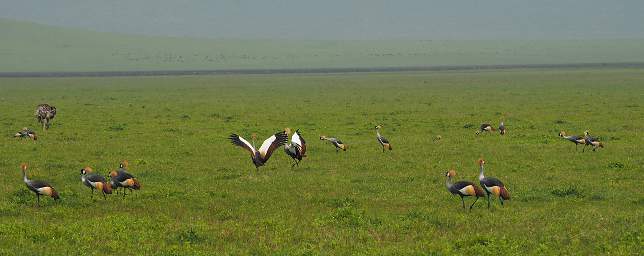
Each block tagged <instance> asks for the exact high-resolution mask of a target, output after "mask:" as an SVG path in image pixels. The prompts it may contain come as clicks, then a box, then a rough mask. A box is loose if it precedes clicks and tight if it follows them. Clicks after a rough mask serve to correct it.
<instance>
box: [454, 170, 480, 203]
mask: <svg viewBox="0 0 644 256" xmlns="http://www.w3.org/2000/svg"><path fill="white" fill-rule="evenodd" d="M445 176H447V181H446V185H447V190H448V191H449V192H450V193H452V194H454V195H458V196H460V197H461V202H462V203H463V209H465V200H464V199H463V198H464V197H466V196H474V197H476V199H475V200H474V202H473V203H472V205H470V211H471V210H472V207H473V206H474V204H475V203H476V201H478V200H479V197H483V196H485V194H484V193H483V190H482V189H481V188H479V187H478V186H476V184H474V183H472V182H469V181H457V182H455V183H453V182H452V177H454V176H456V171H454V170H449V171H447V172H446V173H445Z"/></svg>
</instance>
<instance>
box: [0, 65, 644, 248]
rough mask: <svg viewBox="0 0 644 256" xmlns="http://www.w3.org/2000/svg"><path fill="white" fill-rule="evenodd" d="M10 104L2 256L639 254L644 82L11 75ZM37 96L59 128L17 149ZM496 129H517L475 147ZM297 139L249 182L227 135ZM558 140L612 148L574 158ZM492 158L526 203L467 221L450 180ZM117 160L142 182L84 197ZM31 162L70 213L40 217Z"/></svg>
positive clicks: (535, 77) (4, 124)
mask: <svg viewBox="0 0 644 256" xmlns="http://www.w3.org/2000/svg"><path fill="white" fill-rule="evenodd" d="M0 91H1V92H2V93H1V94H0V130H1V133H0V134H4V135H3V136H0V154H2V155H3V157H2V158H0V172H1V173H2V175H0V195H2V196H0V237H1V238H2V239H0V254H2V255H11V254H16V255H26V254H41V253H42V254H67V255H72V254H90V255H91V254H94V255H103V254H118V253H123V252H128V253H133V254H148V255H149V254H164V255H172V254H182V255H185V254H191V255H210V254H213V253H217V254H292V255H316V254H334V255H338V254H363V255H367V254H369V255H374V254H380V255H382V254H435V255H453V254H457V255H465V254H469V255H472V254H484V255H485V254H507V255H519V254H539V255H545V254H585V255H590V254H594V255H597V254H608V253H609V252H610V253H611V254H615V255H629V254H630V255H637V254H639V253H641V252H642V244H643V242H644V239H643V237H642V235H643V233H642V232H643V230H644V222H643V220H644V193H643V192H642V189H641V188H642V184H644V172H643V169H642V166H644V157H643V155H642V145H644V137H643V136H642V135H643V133H642V132H643V129H644V101H643V100H642V99H644V70H640V69H606V70H600V69H592V70H591V69H583V70H558V71H555V70H530V71H526V70H523V71H522V70H512V71H488V72H438V73H383V74H345V75H342V74H338V75H293V76H288V75H279V76H278V75H274V76H273V75H261V76H260V75H256V76H199V77H189V76H187V77H137V78H46V79H35V78H34V79H31V78H22V79H13V78H2V79H0ZM43 102H47V103H50V104H53V105H55V106H56V107H57V108H58V112H59V115H58V116H57V117H56V119H55V120H54V122H53V125H52V127H51V129H50V130H49V131H47V132H41V131H39V130H38V131H39V136H40V138H39V140H38V141H37V142H32V141H29V140H19V139H14V138H12V137H11V136H12V135H13V133H15V132H16V131H17V130H19V129H20V128H22V127H23V126H29V127H34V128H37V127H38V126H37V124H36V121H35V119H34V118H33V111H34V108H35V106H36V105H37V104H39V103H43ZM501 119H504V120H505V121H506V125H507V127H508V134H507V135H506V136H504V137H501V136H499V135H497V134H489V135H483V136H478V137H477V136H475V134H474V132H475V129H476V127H477V126H478V125H479V124H480V123H481V122H488V121H491V122H492V123H494V124H498V121H499V120H501ZM376 124H383V126H384V128H383V130H382V132H383V134H384V135H385V136H387V137H388V138H389V139H390V141H391V142H392V145H393V148H394V150H393V151H391V152H386V153H382V152H381V151H380V148H379V145H378V144H377V142H376V139H375V137H374V131H373V129H372V128H373V126H374V125H376ZM284 127H290V128H299V129H301V130H302V133H303V136H304V138H305V139H306V140H307V141H308V144H309V157H308V158H306V159H305V160H304V161H303V162H302V163H301V165H300V167H299V168H291V167H290V161H289V159H288V158H287V156H286V155H285V154H284V152H283V151H281V150H280V151H278V152H276V154H275V155H274V156H273V158H271V159H270V161H269V162H268V164H267V165H266V166H265V167H262V168H260V170H259V172H256V171H255V168H254V166H253V165H252V163H251V162H250V158H249V157H248V154H247V153H246V152H244V151H242V150H241V149H240V148H237V147H233V146H232V145H230V143H229V142H228V141H227V140H226V137H227V136H228V135H229V134H230V133H232V132H236V133H239V134H242V135H243V136H247V137H248V136H249V134H250V133H253V132H257V133H258V134H259V135H260V136H259V137H267V136H268V135H269V134H271V133H274V132H276V131H278V130H280V129H283V128H284ZM561 129H563V130H566V131H568V132H569V133H581V132H583V130H585V129H590V130H591V132H592V133H593V134H595V135H599V136H601V137H602V138H603V140H604V141H605V143H606V148H604V149H602V150H600V151H598V152H585V153H582V152H581V151H579V152H576V151H574V146H573V144H572V143H569V142H567V141H563V140H562V139H561V138H559V137H557V134H558V132H559V130H561ZM320 134H324V135H333V136H338V137H339V138H341V139H342V140H343V141H345V143H347V144H348V145H349V148H348V151H347V152H341V153H336V152H335V150H334V149H333V147H332V146H330V145H329V144H326V143H322V142H321V141H319V140H318V136H319V135H320ZM437 135H440V136H441V137H442V139H441V140H439V141H434V140H433V138H434V137H435V136H437ZM480 156H483V157H484V158H485V159H486V160H487V163H488V164H487V174H488V175H490V176H495V177H498V178H500V179H501V180H503V181H504V182H505V183H506V184H507V186H508V188H509V190H510V192H511V193H512V196H513V199H512V200H511V201H510V202H509V203H508V204H506V206H505V207H504V208H500V207H499V206H498V204H497V203H496V202H495V203H494V205H493V209H491V210H489V211H488V210H487V209H486V208H485V203H484V201H481V200H479V202H478V203H477V205H476V207H475V209H474V210H473V211H472V212H467V211H464V210H462V209H461V208H460V200H459V199H458V197H455V196H452V195H450V194H449V193H448V192H447V191H446V188H445V177H444V176H443V175H444V171H445V170H446V169H448V168H454V169H456V170H457V171H458V177H457V178H459V179H467V180H476V177H477V166H476V163H475V161H476V160H477V159H478V158H479V157H480ZM122 159H128V160H129V161H130V163H131V167H130V169H131V171H132V172H133V173H134V174H135V175H137V176H138V177H139V178H140V180H141V181H142V183H143V189H142V190H141V191H139V192H136V193H135V194H134V195H132V196H128V197H126V198H121V197H119V196H116V195H112V196H110V197H108V199H107V200H105V201H104V200H103V199H102V198H99V197H98V196H96V197H94V198H93V199H92V198H90V194H89V190H88V189H87V188H85V187H83V186H82V185H81V183H80V179H79V170H80V169H81V167H83V166H86V165H89V166H92V167H94V168H95V169H96V170H98V171H99V172H101V173H106V172H107V171H108V170H110V169H114V168H116V167H117V165H118V162H119V161H120V160H122ZM21 162H28V163H29V164H30V168H29V171H30V174H31V176H32V178H38V179H45V180H49V181H50V182H51V183H52V184H53V185H54V186H55V187H56V188H57V189H58V190H59V192H60V194H61V197H62V200H60V201H58V202H54V201H52V200H50V199H45V200H43V201H42V206H41V207H40V208H36V207H34V202H35V197H34V196H33V194H31V193H30V192H29V191H28V190H27V189H26V188H25V186H24V184H23V183H22V181H21V176H20V171H19V168H18V166H19V164H20V163H21ZM471 200H472V199H469V201H468V202H472V201H471Z"/></svg>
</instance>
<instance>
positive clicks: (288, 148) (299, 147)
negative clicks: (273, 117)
mask: <svg viewBox="0 0 644 256" xmlns="http://www.w3.org/2000/svg"><path fill="white" fill-rule="evenodd" d="M284 131H286V136H287V138H288V135H289V134H290V133H291V129H290V128H286V129H284ZM284 152H286V154H287V155H289V156H290V157H291V158H292V159H293V161H294V162H295V163H293V165H291V167H293V166H296V165H297V166H299V165H300V161H302V158H303V157H306V141H304V138H302V134H301V133H300V130H299V129H298V130H296V131H295V133H294V134H293V136H292V137H291V142H286V143H285V144H284Z"/></svg>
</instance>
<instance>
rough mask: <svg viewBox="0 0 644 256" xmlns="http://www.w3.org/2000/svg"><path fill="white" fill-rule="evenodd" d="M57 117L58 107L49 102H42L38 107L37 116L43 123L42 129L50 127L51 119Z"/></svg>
mask: <svg viewBox="0 0 644 256" xmlns="http://www.w3.org/2000/svg"><path fill="white" fill-rule="evenodd" d="M54 117H56V107H54V106H51V105H49V104H40V105H38V107H36V118H37V119H38V122H39V123H41V124H42V129H43V130H46V129H49V126H50V125H51V120H52V119H54Z"/></svg>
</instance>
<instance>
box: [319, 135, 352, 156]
mask: <svg viewBox="0 0 644 256" xmlns="http://www.w3.org/2000/svg"><path fill="white" fill-rule="evenodd" d="M320 140H326V141H328V142H330V143H331V144H332V145H333V146H335V152H336V153H337V152H338V151H339V150H340V149H342V151H347V145H345V144H344V143H342V141H340V140H339V139H337V138H332V137H331V138H330V137H326V136H324V135H320Z"/></svg>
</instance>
